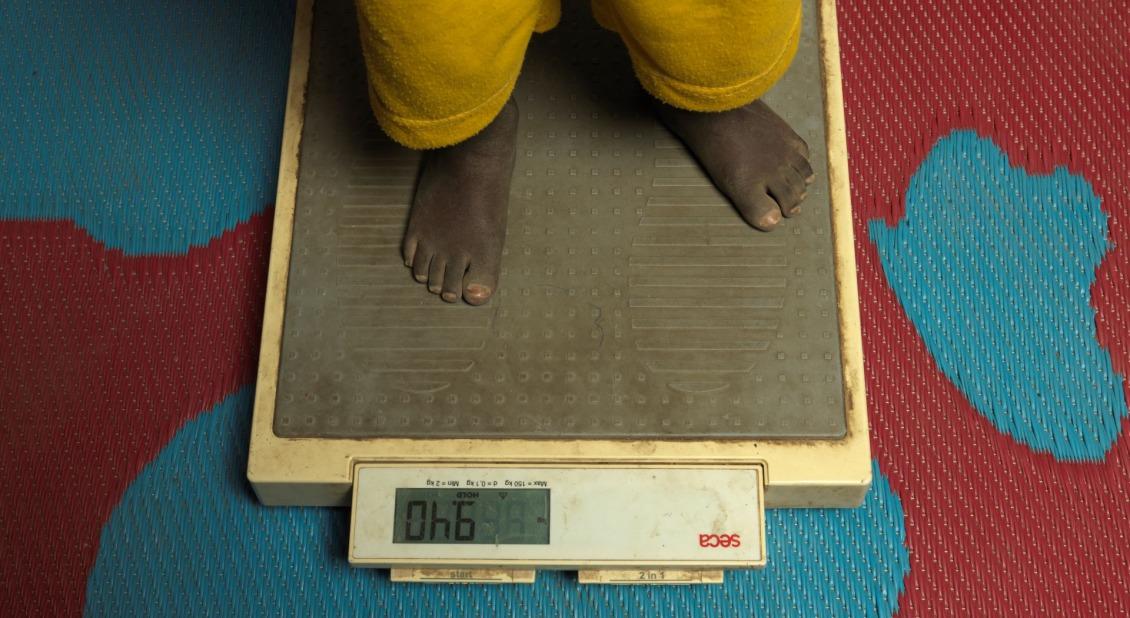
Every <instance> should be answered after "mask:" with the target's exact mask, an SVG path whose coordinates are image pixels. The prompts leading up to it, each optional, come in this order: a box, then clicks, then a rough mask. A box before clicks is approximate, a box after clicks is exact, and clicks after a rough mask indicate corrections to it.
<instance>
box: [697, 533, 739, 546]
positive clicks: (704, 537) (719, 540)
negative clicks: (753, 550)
mask: <svg viewBox="0 0 1130 618" xmlns="http://www.w3.org/2000/svg"><path fill="white" fill-rule="evenodd" d="M698 546H699V547H741V546H742V535H740V534H700V535H698Z"/></svg>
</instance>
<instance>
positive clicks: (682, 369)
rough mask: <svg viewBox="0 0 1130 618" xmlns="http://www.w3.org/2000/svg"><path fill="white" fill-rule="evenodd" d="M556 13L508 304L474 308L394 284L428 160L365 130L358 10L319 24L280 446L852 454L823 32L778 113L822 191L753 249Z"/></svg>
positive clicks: (406, 279)
mask: <svg viewBox="0 0 1130 618" xmlns="http://www.w3.org/2000/svg"><path fill="white" fill-rule="evenodd" d="M568 4H570V6H572V8H573V13H574V14H571V15H567V16H566V18H565V19H564V20H563V22H562V24H561V26H560V27H559V28H557V29H555V30H553V31H552V32H550V33H548V34H545V35H540V36H535V37H534V39H533V41H532V43H531V45H530V50H529V53H528V55H527V58H526V62H525V65H524V70H523V74H522V76H521V79H520V81H519V85H518V88H517V91H516V94H515V98H516V100H517V101H518V103H519V108H520V110H521V124H520V127H519V138H518V139H519V145H518V162H517V165H516V168H515V172H514V180H513V188H512V196H511V202H510V213H509V227H508V230H507V241H506V252H505V255H504V259H503V271H502V279H501V289H500V291H499V292H498V293H496V295H495V296H494V298H493V299H492V300H491V302H490V303H489V304H488V305H487V306H484V307H471V306H468V305H465V304H463V303H458V304H446V303H444V302H442V301H440V300H439V298H438V297H437V296H435V295H433V294H430V293H429V292H428V291H427V290H426V289H425V287H424V286H423V285H420V284H418V283H416V282H415V281H414V280H413V279H412V277H411V275H410V272H409V270H408V269H407V268H405V266H404V263H403V259H402V257H401V255H400V242H401V237H402V235H403V231H404V225H405V222H406V217H407V213H408V209H409V205H410V204H411V200H412V193H413V187H414V182H415V177H416V173H417V165H418V161H419V155H418V153H416V152H414V151H410V150H407V149H404V148H401V147H399V146H397V145H396V144H394V143H392V142H391V141H390V140H389V139H388V138H387V137H385V136H384V135H383V134H382V133H381V132H380V130H379V129H378V128H377V126H376V123H375V122H374V121H373V120H372V117H371V114H370V111H369V108H368V104H367V98H366V82H365V74H364V71H363V64H362V61H361V53H360V50H359V47H358V42H357V36H356V32H357V26H356V22H355V17H354V12H353V5H352V3H350V2H345V1H342V0H322V1H319V2H317V3H315V8H314V10H315V16H314V24H313V34H312V44H311V45H312V51H311V61H310V62H311V65H310V66H311V70H310V81H309V86H308V92H307V101H306V119H305V126H304V129H303V131H304V132H303V135H302V142H301V159H300V166H299V181H298V182H299V184H298V198H297V204H296V215H295V217H296V218H295V222H294V230H295V232H294V245H293V252H292V259H291V267H290V280H289V284H288V290H289V292H288V298H287V313H286V321H285V330H284V335H283V337H284V338H283V344H282V361H281V366H280V370H279V375H280V380H279V387H278V388H279V391H278V397H279V399H278V402H277V403H278V407H277V411H276V414H275V432H276V433H277V434H278V435H279V436H283V437H349V438H363V437H388V436H417V437H444V436H458V437H471V436H524V437H539V436H541V437H569V436H577V437H584V436H590V437H592V436H605V437H617V436H626V437H646V436H678V437H695V436H726V437H747V438H748V437H774V438H786V437H788V438H826V437H839V436H842V435H843V434H844V432H845V421H844V405H843V404H844V402H843V394H842V393H843V386H842V379H841V369H840V356H839V349H840V346H839V335H838V329H837V313H836V305H835V294H834V272H833V255H832V248H831V234H830V212H829V204H828V191H827V177H826V176H827V175H826V161H825V153H824V152H823V144H824V124H823V104H822V100H821V94H820V93H821V92H822V87H821V85H820V84H821V82H820V68H819V47H818V43H819V41H818V37H817V32H818V25H819V24H818V20H817V19H815V18H812V17H810V18H809V19H806V20H805V24H804V32H803V35H802V42H801V47H800V51H799V52H798V55H797V59H796V61H795V62H794V64H793V66H792V67H791V68H790V70H789V72H788V75H787V76H786V77H785V78H784V80H782V81H781V82H780V83H779V84H778V85H777V86H776V87H775V88H774V89H773V91H772V93H771V94H770V96H769V97H768V100H769V102H770V104H771V105H773V107H774V108H775V109H777V110H781V111H782V113H783V114H784V116H785V118H786V119H787V120H788V121H789V122H790V124H792V126H793V127H796V128H797V129H798V131H799V132H800V133H801V134H802V136H803V137H804V138H805V139H806V140H807V142H808V143H809V144H810V145H812V146H813V148H812V152H813V161H812V163H813V166H814V168H815V169H816V170H817V178H818V179H817V181H816V182H815V183H814V185H813V186H812V187H811V188H810V190H809V196H808V199H807V200H806V202H805V205H804V211H805V212H804V214H803V215H801V216H799V217H796V218H794V219H791V220H788V221H786V222H784V223H783V224H782V225H781V226H780V227H779V228H778V229H777V230H776V231H774V232H772V233H763V232H759V231H757V230H754V229H752V228H750V227H749V226H748V225H747V224H745V223H744V222H743V221H742V220H741V219H740V218H739V216H738V214H737V212H736V211H735V210H734V209H733V207H732V206H731V205H730V204H729V203H728V202H727V200H726V199H725V198H724V197H723V196H722V195H721V194H719V193H718V192H717V190H715V189H714V187H713V185H712V184H711V182H710V180H709V179H708V178H707V177H706V176H705V175H704V174H703V172H702V171H701V170H700V169H699V167H698V165H697V164H696V163H695V161H694V160H693V158H692V157H691V156H690V155H689V154H688V153H687V151H686V150H684V149H683V147H682V146H681V144H680V143H679V142H678V141H677V140H675V139H674V138H673V137H672V136H671V134H669V133H668V132H667V131H666V130H665V129H663V128H662V127H660V126H659V125H658V124H657V122H656V121H655V120H654V118H653V117H652V116H651V115H650V114H649V113H648V111H647V101H646V95H644V94H643V92H642V91H641V90H639V89H638V87H636V86H634V85H633V84H634V82H633V77H632V72H631V67H630V64H629V62H628V60H627V54H626V53H625V52H624V50H623V49H621V43H620V41H619V39H618V38H617V37H616V36H615V35H614V34H612V33H609V32H607V31H604V30H603V29H600V28H599V27H598V26H597V25H596V24H595V22H594V21H593V19H592V17H591V16H590V15H589V14H588V11H587V6H583V5H582V3H568ZM806 11H807V15H809V16H814V15H815V14H816V10H815V6H814V5H813V4H812V3H808V5H807V6H806Z"/></svg>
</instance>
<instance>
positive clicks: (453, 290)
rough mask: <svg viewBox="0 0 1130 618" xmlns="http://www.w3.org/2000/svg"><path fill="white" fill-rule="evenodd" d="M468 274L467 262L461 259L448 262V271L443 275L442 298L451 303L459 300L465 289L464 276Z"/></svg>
mask: <svg viewBox="0 0 1130 618" xmlns="http://www.w3.org/2000/svg"><path fill="white" fill-rule="evenodd" d="M466 272H467V260H465V259H459V260H455V261H452V262H448V264H447V270H446V271H445V272H444V275H443V290H442V291H441V292H440V298H442V299H444V300H446V301H447V302H449V303H453V302H455V301H457V300H459V296H460V295H461V291H462V289H463V275H464V274H465V273H466Z"/></svg>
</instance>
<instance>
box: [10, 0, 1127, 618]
mask: <svg viewBox="0 0 1130 618" xmlns="http://www.w3.org/2000/svg"><path fill="white" fill-rule="evenodd" d="M839 17H840V28H841V39H842V46H843V64H844V72H845V77H844V86H845V94H846V105H847V119H848V130H849V150H850V155H851V164H852V176H851V183H852V191H853V194H852V197H853V203H854V206H855V208H856V224H857V225H856V233H857V242H858V245H857V255H858V259H859V266H860V274H859V280H860V286H861V297H862V299H863V300H862V302H863V306H862V310H863V315H862V317H863V326H864V346H865V355H866V361H867V380H868V383H867V387H868V392H869V399H870V404H871V410H870V413H871V424H872V435H873V444H874V452H875V455H876V464H875V465H876V483H875V487H874V488H873V491H872V492H871V493H870V494H869V496H868V501H867V503H866V504H865V505H864V507H863V508H861V509H858V510H854V511H820V510H816V511H774V512H771V513H770V519H769V522H768V525H769V548H768V549H769V552H770V566H769V567H768V568H767V569H766V570H764V571H761V572H757V573H746V574H741V575H737V576H734V577H731V578H729V580H728V581H727V584H726V585H724V586H722V587H712V588H694V589H687V588H645V589H636V588H633V589H625V588H607V587H597V588H579V587H577V586H576V585H575V582H574V580H573V579H572V577H571V576H570V575H561V574H543V576H542V578H541V580H540V581H539V583H538V584H537V585H535V586H532V587H521V588H485V587H450V586H439V587H422V586H411V585H409V586H392V585H391V584H389V582H388V581H387V578H386V576H384V575H381V574H378V573H373V572H367V571H355V570H349V569H348V568H347V567H345V565H344V551H343V548H342V545H341V544H342V543H343V535H342V533H343V530H344V526H345V516H344V515H343V514H342V513H341V512H340V511H334V510H328V509H323V510H308V509H266V508H263V507H260V506H258V505H257V504H256V503H255V501H254V500H253V498H252V497H251V495H250V494H249V492H248V490H247V486H246V483H245V482H244V481H243V477H242V467H243V465H244V458H245V451H244V449H245V445H246V432H247V422H248V418H249V414H250V408H249V406H250V396H249V391H248V386H249V385H250V384H251V381H252V379H253V376H254V363H255V348H256V345H257V340H258V326H259V312H260V303H261V298H262V286H263V277H264V271H265V263H266V249H267V246H268V243H269V227H270V226H269V222H270V209H269V201H270V199H271V196H272V195H273V192H274V180H275V170H274V167H275V160H276V157H277V153H278V139H279V128H280V124H281V119H282V108H283V102H284V96H285V86H286V70H287V66H286V65H287V60H288V53H289V46H290V26H291V21H292V19H293V7H292V6H291V5H290V3H289V2H285V1H283V2H280V1H269V0H249V1H247V2H239V3H222V2H205V3H202V4H201V3H189V2H180V1H178V2H166V3H161V4H160V5H142V4H141V3H125V4H123V3H111V2H106V1H94V2H87V3H78V4H69V5H65V6H64V5H60V6H55V5H50V4H45V3H40V2H33V1H32V0H16V1H14V2H6V3H4V4H3V5H2V6H0V35H2V38H3V40H4V41H6V43H7V44H6V45H5V46H3V48H0V76H3V77H2V79H3V80H4V82H5V86H7V87H5V88H3V89H0V297H2V298H3V299H4V301H3V302H2V303H0V419H2V420H3V422H2V423H0V439H2V441H3V443H4V444H5V445H6V448H5V449H3V451H2V452H0V468H2V470H3V473H2V474H0V495H2V496H3V506H2V507H0V612H2V613H4V614H5V615H20V614H26V613H44V614H53V615H58V614H77V613H80V612H82V611H83V609H84V608H86V609H88V610H89V611H90V612H91V613H95V614H113V615H122V614H133V613H140V614H146V613H184V614H197V615H198V614H205V613H213V614H224V613H261V614H279V613H296V610H295V608H299V609H298V610H297V612H299V613H301V612H302V609H305V610H306V611H305V612H304V613H317V614H324V613H347V612H349V613H352V612H365V613H375V614H390V615H391V614H396V615H402V614H439V613H441V612H442V613H444V614H452V613H456V612H458V613H461V614H467V613H469V614H476V615H478V614H490V615H494V614H507V615H563V614H564V615H604V614H608V613H612V612H616V613H633V612H638V613H643V614H654V613H661V612H666V613H678V614H680V615H750V614H757V615H790V614H791V615H813V614H826V615H876V616H887V615H891V614H893V613H896V612H898V613H901V614H904V615H914V616H934V615H999V614H1009V615H1017V614H1019V615H1032V614H1048V613H1055V614H1068V615H1072V614H1073V615H1083V616H1094V615H1125V614H1127V613H1130V582H1128V581H1127V578H1128V577H1130V576H1128V575H1127V574H1128V573H1130V552H1128V550H1126V548H1125V543H1124V541H1125V538H1126V537H1127V536H1128V535H1130V516H1128V515H1127V513H1130V489H1128V488H1130V478H1128V477H1130V466H1128V459H1130V446H1128V441H1127V409H1126V398H1127V387H1126V380H1125V377H1126V375H1127V372H1128V371H1130V346H1128V345H1127V336H1126V333H1127V332H1130V302H1127V297H1128V295H1130V280H1128V276H1130V275H1128V274H1127V273H1130V269H1128V268H1127V267H1128V266H1130V264H1128V262H1130V250H1128V247H1130V242H1128V241H1130V238H1128V236H1130V232H1128V229H1127V218H1128V217H1130V203H1128V199H1130V198H1128V197H1127V194H1126V192H1125V191H1124V190H1123V189H1122V187H1123V183H1124V182H1125V179H1126V178H1128V177H1130V154H1128V153H1130V148H1128V147H1127V146H1128V145H1130V144H1128V143H1127V142H1128V135H1130V134H1128V132H1127V129H1126V127H1127V125H1128V121H1130V112H1128V111H1127V107H1126V105H1125V101H1127V100H1130V82H1127V80H1125V79H1123V78H1122V76H1124V75H1126V73H1127V70H1128V66H1130V61H1128V53H1130V52H1128V51H1127V48H1126V43H1125V41H1126V40H1127V39H1128V37H1130V16H1128V15H1127V13H1126V11H1125V10H1124V7H1122V6H1121V3H1119V2H1115V1H1113V0H1109V1H1103V2H1089V3H1084V2H1081V1H1063V0H1056V1H1054V2H1053V1H1051V0H1035V1H1033V2H1028V3H1023V4H1017V3H1008V2H984V1H983V0H955V1H953V2H946V3H944V4H939V3H936V2H930V1H927V0H911V1H908V2H902V3H873V2H865V1H863V0H841V1H840V3H839ZM1005 211H1008V212H1005ZM971 217H977V218H979V221H978V222H976V223H975V224H974V223H973V222H972V221H971V219H970V218H971ZM990 221H997V222H999V224H998V225H995V226H994V225H991V224H990V223H988V222H990ZM971 243H972V244H971Z"/></svg>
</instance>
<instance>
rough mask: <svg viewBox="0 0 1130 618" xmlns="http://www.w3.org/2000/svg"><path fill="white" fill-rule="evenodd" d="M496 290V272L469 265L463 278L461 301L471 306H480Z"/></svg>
mask: <svg viewBox="0 0 1130 618" xmlns="http://www.w3.org/2000/svg"><path fill="white" fill-rule="evenodd" d="M496 289H498V272H497V270H496V269H488V268H483V267H481V266H478V265H476V264H471V267H470V268H468V269H467V275H466V276H465V277H464V278H463V299H464V300H466V301H467V302H468V303H470V304H472V305H481V304H483V303H485V302H487V301H488V300H490V297H491V295H492V294H494V291H495V290H496Z"/></svg>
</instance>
